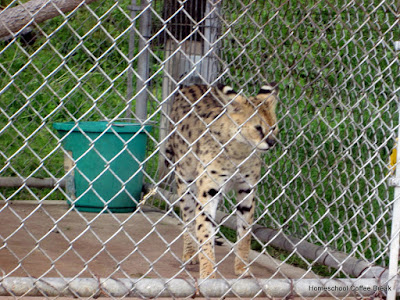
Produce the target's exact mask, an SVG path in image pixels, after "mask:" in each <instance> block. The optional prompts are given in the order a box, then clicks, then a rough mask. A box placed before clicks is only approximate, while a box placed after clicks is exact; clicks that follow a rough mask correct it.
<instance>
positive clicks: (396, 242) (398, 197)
mask: <svg viewBox="0 0 400 300" xmlns="http://www.w3.org/2000/svg"><path fill="white" fill-rule="evenodd" d="M398 10H400V0H399V1H398ZM394 48H395V51H397V52H400V41H395V42H394ZM397 110H398V114H399V124H398V129H397V145H396V148H397V157H396V173H395V178H391V180H390V183H391V185H394V202H393V216H392V230H391V236H390V241H391V243H390V253H389V271H388V279H389V282H388V293H387V299H388V300H394V299H395V298H396V288H397V286H398V284H399V282H398V278H399V276H398V274H399V247H400V236H399V235H400V166H399V163H400V149H399V147H400V145H399V142H400V97H399V98H398V99H397Z"/></svg>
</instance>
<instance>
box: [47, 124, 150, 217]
mask: <svg viewBox="0 0 400 300" xmlns="http://www.w3.org/2000/svg"><path fill="white" fill-rule="evenodd" d="M108 125H109V123H108V122H80V123H78V126H76V123H74V122H67V123H54V124H53V127H54V128H55V129H57V131H58V133H59V135H60V137H61V138H62V144H63V147H64V149H66V150H68V151H71V152H72V158H73V161H74V163H75V170H74V176H73V185H74V197H70V198H71V199H69V200H68V202H69V204H70V205H74V207H75V208H76V209H77V210H79V211H86V212H100V211H102V210H103V209H104V207H107V208H108V209H109V211H111V212H116V213H124V212H132V211H134V210H135V208H136V203H137V201H139V200H140V194H141V191H142V185H143V173H142V171H141V170H139V168H140V162H142V161H143V160H144V158H145V153H146V143H147V134H146V131H147V132H149V131H150V130H151V126H150V125H146V126H144V127H142V126H141V125H140V124H136V123H112V126H111V127H110V128H109V129H107V126H108ZM100 135H101V136H100ZM86 136H87V137H86ZM99 136H100V137H99ZM92 141H93V142H92ZM91 143H93V148H91ZM125 144H126V148H124V147H125ZM89 148H90V150H89ZM94 149H96V150H94ZM102 157H103V158H102ZM108 166H109V168H108ZM67 189H68V186H67ZM106 211H107V210H106Z"/></svg>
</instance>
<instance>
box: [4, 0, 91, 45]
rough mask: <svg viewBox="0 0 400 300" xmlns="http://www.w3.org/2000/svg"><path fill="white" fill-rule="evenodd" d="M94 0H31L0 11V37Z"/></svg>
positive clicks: (12, 33) (15, 32) (13, 33)
mask: <svg viewBox="0 0 400 300" xmlns="http://www.w3.org/2000/svg"><path fill="white" fill-rule="evenodd" d="M94 1H96V0H31V1H28V2H26V3H23V4H20V5H17V6H14V7H10V8H6V9H4V10H3V11H1V12H0V38H1V37H5V36H8V35H11V36H14V35H15V34H17V33H18V32H19V31H20V30H21V29H22V28H24V27H25V26H26V25H29V24H32V23H34V24H39V23H41V22H44V21H46V20H49V19H52V18H54V17H57V16H59V15H60V11H61V12H63V13H67V12H69V11H71V10H73V9H75V8H76V7H78V6H79V5H80V4H82V3H86V4H89V3H92V2H94Z"/></svg>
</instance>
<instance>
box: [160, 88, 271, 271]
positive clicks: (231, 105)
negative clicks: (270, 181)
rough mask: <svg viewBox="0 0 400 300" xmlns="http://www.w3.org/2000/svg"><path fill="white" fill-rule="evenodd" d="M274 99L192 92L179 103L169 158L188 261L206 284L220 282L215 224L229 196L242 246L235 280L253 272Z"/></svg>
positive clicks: (224, 91) (265, 93)
mask: <svg viewBox="0 0 400 300" xmlns="http://www.w3.org/2000/svg"><path fill="white" fill-rule="evenodd" d="M277 92H278V91H277V88H276V86H275V84H270V85H265V86H263V87H262V88H261V90H260V93H259V94H258V95H256V96H254V97H250V98H246V97H244V96H243V95H241V94H237V93H236V92H235V91H234V90H233V89H232V88H231V87H228V86H218V87H207V86H205V85H193V86H189V87H184V88H182V89H180V91H179V93H178V95H177V96H176V97H175V100H174V103H173V106H172V112H171V119H172V121H173V123H174V124H173V126H172V127H171V137H170V138H169V140H168V143H167V147H166V154H167V160H168V161H169V163H170V164H171V167H172V168H175V178H176V182H177V192H178V195H179V196H180V197H181V211H182V217H183V220H184V222H185V223H186V226H185V232H184V249H183V261H185V262H187V263H196V262H197V261H198V260H199V261H200V277H201V278H215V253H214V252H215V251H214V236H215V232H216V230H215V226H216V224H215V222H214V218H215V215H216V210H217V205H218V202H219V200H221V198H222V197H223V194H224V193H226V192H228V191H229V190H232V189H233V190H235V191H236V192H237V206H236V212H237V214H238V218H237V234H238V241H239V242H238V243H237V245H236V246H235V253H236V258H235V266H234V267H235V273H236V274H238V275H239V274H243V273H244V272H246V270H247V268H248V256H249V250H250V239H251V234H250V231H251V224H252V223H253V215H254V209H255V203H254V193H255V189H256V185H257V184H258V182H259V180H260V169H261V161H260V152H265V151H267V150H268V149H270V148H271V147H272V146H273V145H274V144H275V142H276V136H277V134H278V128H277V125H276V122H277V121H276V115H275V108H276V104H277V99H278V98H277ZM199 247H200V251H199V252H198V249H199ZM197 253H199V254H198V256H197Z"/></svg>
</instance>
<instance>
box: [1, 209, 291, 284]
mask: <svg viewBox="0 0 400 300" xmlns="http://www.w3.org/2000/svg"><path fill="white" fill-rule="evenodd" d="M54 203H57V204H45V205H38V204H37V203H36V204H29V203H22V202H20V203H18V202H14V203H12V204H6V205H5V204H2V205H1V206H0V220H1V221H0V240H1V246H0V270H1V272H2V274H3V276H32V277H40V276H44V277H75V276H79V277H93V276H97V277H108V276H112V277H114V278H124V277H133V278H134V277H141V276H144V277H146V278H158V277H165V278H171V277H174V276H176V278H189V277H191V276H193V277H198V265H190V266H186V267H183V266H182V263H181V261H180V257H181V254H182V238H181V237H180V235H181V231H182V228H181V225H180V224H179V221H178V220H177V219H176V218H173V217H169V216H167V217H164V214H163V213H160V212H157V211H155V210H154V209H151V208H145V209H143V210H140V211H137V212H136V213H134V214H113V215H111V214H101V215H98V214H96V213H80V212H76V211H73V210H69V208H68V206H67V205H65V204H64V203H62V204H60V202H54ZM230 252H232V251H231V249H230V247H228V246H219V247H217V249H216V255H217V260H218V261H219V262H221V264H219V265H218V270H219V271H220V272H221V274H220V275H219V276H223V277H226V278H235V275H234V273H233V259H234V255H233V254H232V253H230ZM269 265H270V266H269V267H265V264H264V265H262V264H259V263H258V262H254V263H253V264H252V266H251V272H252V274H253V275H254V276H255V277H257V278H281V277H282V276H283V275H282V274H279V272H278V274H275V272H276V262H274V261H271V263H270V264H269ZM283 269H284V268H283ZM283 269H282V270H283ZM289 270H292V269H291V268H289ZM289 273H290V272H289ZM274 274H275V275H274ZM292 275H293V276H291V274H285V276H288V277H292V278H294V277H297V276H298V274H292Z"/></svg>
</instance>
